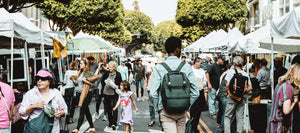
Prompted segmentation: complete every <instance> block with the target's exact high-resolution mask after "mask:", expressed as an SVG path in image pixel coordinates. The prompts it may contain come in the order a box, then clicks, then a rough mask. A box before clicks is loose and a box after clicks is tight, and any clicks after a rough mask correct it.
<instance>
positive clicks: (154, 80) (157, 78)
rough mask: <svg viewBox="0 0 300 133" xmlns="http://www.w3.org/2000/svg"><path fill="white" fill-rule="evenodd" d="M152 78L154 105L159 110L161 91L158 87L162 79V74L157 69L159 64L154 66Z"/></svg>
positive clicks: (151, 88)
mask: <svg viewBox="0 0 300 133" xmlns="http://www.w3.org/2000/svg"><path fill="white" fill-rule="evenodd" d="M151 76H152V78H151V82H150V95H149V96H150V97H152V98H153V105H154V108H155V110H156V111H159V110H158V97H159V93H158V91H159V90H158V89H159V86H160V81H161V76H160V75H159V73H158V70H157V66H155V67H154V70H153V72H152V75H151Z"/></svg>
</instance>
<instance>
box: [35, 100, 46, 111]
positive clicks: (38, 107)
mask: <svg viewBox="0 0 300 133" xmlns="http://www.w3.org/2000/svg"><path fill="white" fill-rule="evenodd" d="M44 105H45V101H39V102H37V103H35V104H34V105H33V107H34V108H37V109H43V108H44Z"/></svg>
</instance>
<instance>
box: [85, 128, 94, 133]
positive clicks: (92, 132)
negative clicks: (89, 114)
mask: <svg viewBox="0 0 300 133" xmlns="http://www.w3.org/2000/svg"><path fill="white" fill-rule="evenodd" d="M95 132H96V129H95V128H90V129H89V130H87V131H86V132H85V133H95Z"/></svg>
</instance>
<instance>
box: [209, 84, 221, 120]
mask: <svg viewBox="0 0 300 133" xmlns="http://www.w3.org/2000/svg"><path fill="white" fill-rule="evenodd" d="M216 92H217V90H216V89H214V88H211V89H208V110H209V114H210V115H216V114H217V113H218V110H219V107H218V105H219V102H218V100H217V99H216Z"/></svg>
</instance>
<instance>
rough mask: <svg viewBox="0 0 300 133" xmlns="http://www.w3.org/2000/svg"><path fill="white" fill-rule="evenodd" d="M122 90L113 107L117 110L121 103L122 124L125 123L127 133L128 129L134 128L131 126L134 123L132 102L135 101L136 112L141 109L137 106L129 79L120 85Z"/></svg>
mask: <svg viewBox="0 0 300 133" xmlns="http://www.w3.org/2000/svg"><path fill="white" fill-rule="evenodd" d="M120 88H121V92H120V94H119V99H118V102H117V104H116V106H115V107H114V108H113V110H114V111H115V110H116V109H117V108H118V106H119V105H120V104H121V114H120V122H119V124H120V125H124V124H125V126H126V127H125V128H126V133H128V131H129V130H130V131H132V130H133V128H132V127H131V126H132V125H133V120H132V109H131V102H132V103H133V105H134V107H135V110H136V112H139V109H138V108H137V106H136V103H135V100H134V98H133V95H132V94H133V92H132V91H130V84H129V83H128V82H127V81H123V82H121V85H120Z"/></svg>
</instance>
